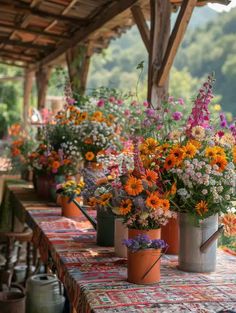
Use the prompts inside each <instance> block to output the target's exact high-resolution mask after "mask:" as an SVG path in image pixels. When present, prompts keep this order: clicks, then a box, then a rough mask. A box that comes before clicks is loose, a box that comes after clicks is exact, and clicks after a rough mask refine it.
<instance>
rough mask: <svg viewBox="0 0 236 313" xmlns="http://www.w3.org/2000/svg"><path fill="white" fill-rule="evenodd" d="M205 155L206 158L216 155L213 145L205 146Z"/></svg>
mask: <svg viewBox="0 0 236 313" xmlns="http://www.w3.org/2000/svg"><path fill="white" fill-rule="evenodd" d="M205 156H206V157H207V158H214V157H215V156H216V150H215V147H207V148H206V150H205Z"/></svg>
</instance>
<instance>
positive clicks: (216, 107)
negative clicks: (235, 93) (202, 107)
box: [214, 104, 222, 112]
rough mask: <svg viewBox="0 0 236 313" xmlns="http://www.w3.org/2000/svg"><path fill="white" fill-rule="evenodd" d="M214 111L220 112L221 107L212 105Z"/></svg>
mask: <svg viewBox="0 0 236 313" xmlns="http://www.w3.org/2000/svg"><path fill="white" fill-rule="evenodd" d="M214 110H215V111H217V112H219V111H221V110H222V109H221V105H220V104H215V105H214Z"/></svg>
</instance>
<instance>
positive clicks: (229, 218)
mask: <svg viewBox="0 0 236 313" xmlns="http://www.w3.org/2000/svg"><path fill="white" fill-rule="evenodd" d="M220 221H221V223H222V224H224V227H225V228H224V233H225V234H226V236H236V214H234V213H231V212H230V213H226V214H224V215H223V217H222V218H221V219H220Z"/></svg>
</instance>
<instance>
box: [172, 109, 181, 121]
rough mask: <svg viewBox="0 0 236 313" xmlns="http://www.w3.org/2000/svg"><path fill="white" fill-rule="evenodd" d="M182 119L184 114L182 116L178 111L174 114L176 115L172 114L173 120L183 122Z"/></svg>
mask: <svg viewBox="0 0 236 313" xmlns="http://www.w3.org/2000/svg"><path fill="white" fill-rule="evenodd" d="M182 117H183V114H182V112H179V111H176V112H174V113H173V114H172V118H173V120H175V121H179V120H181V118H182Z"/></svg>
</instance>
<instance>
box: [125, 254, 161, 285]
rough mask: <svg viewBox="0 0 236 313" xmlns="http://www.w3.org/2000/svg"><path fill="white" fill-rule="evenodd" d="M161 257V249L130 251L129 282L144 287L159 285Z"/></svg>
mask: <svg viewBox="0 0 236 313" xmlns="http://www.w3.org/2000/svg"><path fill="white" fill-rule="evenodd" d="M160 257H161V249H144V250H138V251H136V252H132V251H130V250H128V282H130V283H134V284H144V285H145V284H155V283H158V282H159V281H160ZM158 259H159V260H158ZM157 260H158V261H157Z"/></svg>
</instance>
